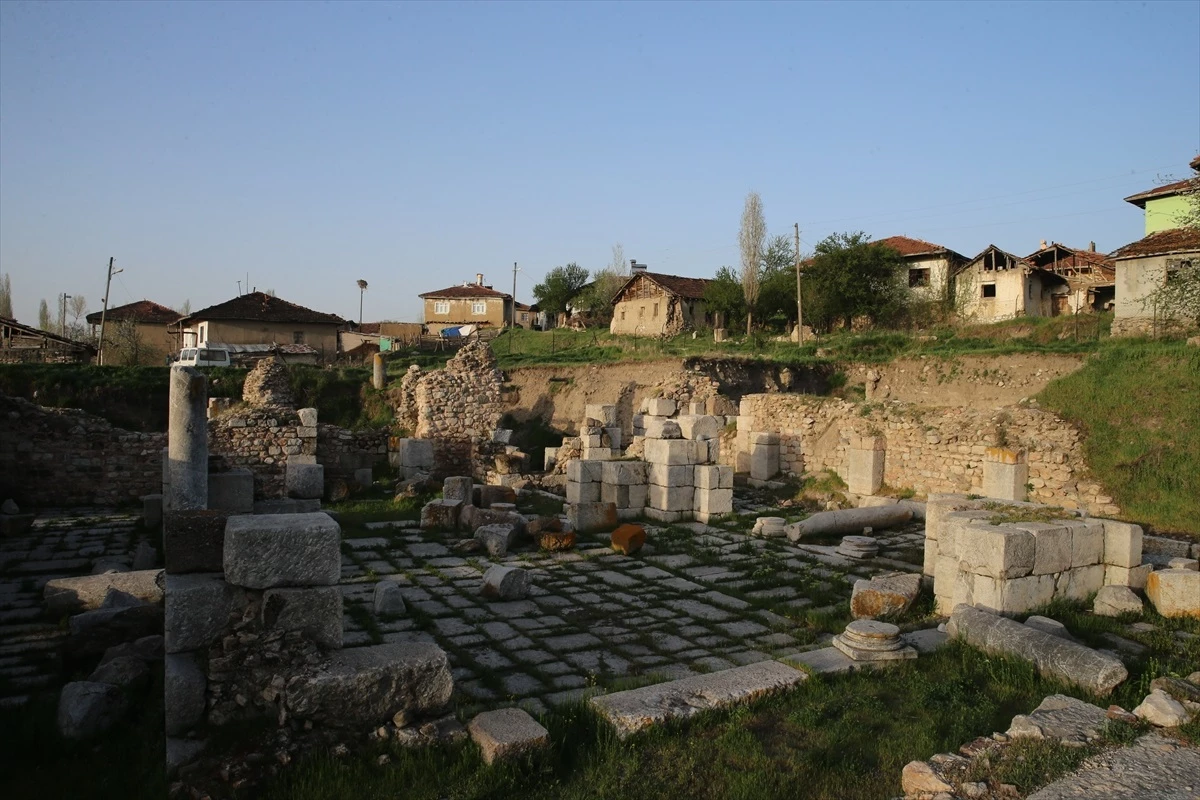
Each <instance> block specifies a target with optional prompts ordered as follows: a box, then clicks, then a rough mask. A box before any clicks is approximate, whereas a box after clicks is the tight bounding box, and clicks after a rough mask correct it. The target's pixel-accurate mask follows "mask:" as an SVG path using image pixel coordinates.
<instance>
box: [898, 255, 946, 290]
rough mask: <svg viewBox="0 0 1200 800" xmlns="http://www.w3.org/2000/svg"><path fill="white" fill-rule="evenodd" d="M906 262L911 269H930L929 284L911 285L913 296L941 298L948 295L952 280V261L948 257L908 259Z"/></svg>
mask: <svg viewBox="0 0 1200 800" xmlns="http://www.w3.org/2000/svg"><path fill="white" fill-rule="evenodd" d="M905 263H906V265H907V267H908V269H910V270H911V269H927V270H929V285H928V286H921V287H915V286H914V287H911V288H910V291H911V292H912V293H913V296H915V297H918V298H920V299H922V300H941V299H942V298H944V297H945V296H946V292H947V291H948V287H949V281H950V263H949V261H948V260H947V259H946V258H922V259H906V260H905ZM905 280H908V278H907V274H906V277H905Z"/></svg>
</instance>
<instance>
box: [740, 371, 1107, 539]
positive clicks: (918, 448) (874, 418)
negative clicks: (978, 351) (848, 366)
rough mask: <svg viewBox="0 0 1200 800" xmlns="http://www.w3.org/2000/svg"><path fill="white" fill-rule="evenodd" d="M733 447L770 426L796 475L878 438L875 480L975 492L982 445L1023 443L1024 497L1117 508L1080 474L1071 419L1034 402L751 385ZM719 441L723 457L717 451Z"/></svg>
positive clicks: (846, 457)
mask: <svg viewBox="0 0 1200 800" xmlns="http://www.w3.org/2000/svg"><path fill="white" fill-rule="evenodd" d="M740 412H741V415H740V416H739V418H738V438H739V445H738V448H737V449H738V451H739V452H743V453H744V452H747V451H748V450H747V448H748V442H742V441H740V440H742V439H748V437H749V433H750V432H751V431H771V432H778V434H779V459H780V469H781V470H782V471H783V472H785V473H792V474H796V475H799V474H801V473H803V472H810V473H811V472H820V471H822V470H831V471H833V472H836V473H837V474H839V475H841V476H842V477H843V478H848V476H849V468H850V449H851V443H852V441H853V437H864V436H882V437H884V439H885V441H886V452H885V456H884V473H883V480H884V482H885V483H887V484H888V485H889V486H892V487H896V488H901V487H911V488H913V489H914V490H916V491H917V492H918V493H921V494H932V493H935V492H948V493H956V492H957V493H971V492H974V493H979V490H980V489H982V487H983V477H984V476H983V474H984V462H985V457H986V454H987V451H988V448H989V447H1006V448H1010V449H1013V450H1023V451H1024V452H1025V454H1026V460H1027V462H1028V467H1029V486H1030V487H1031V491H1030V492H1029V496H1028V499H1029V500H1033V501H1037V502H1041V503H1049V504H1053V505H1060V506H1063V507H1065V508H1072V509H1076V508H1077V509H1084V510H1086V511H1087V512H1088V513H1090V514H1095V515H1112V514H1119V513H1120V508H1119V507H1118V506H1117V505H1115V504H1114V503H1113V500H1112V498H1111V497H1109V496H1108V495H1106V494H1104V491H1103V489H1102V488H1101V487H1100V485H1099V484H1097V483H1096V482H1095V481H1093V480H1091V479H1089V478H1088V477H1087V475H1086V468H1085V461H1084V455H1083V446H1082V437H1081V435H1080V433H1079V431H1077V430H1076V429H1075V428H1074V427H1072V426H1071V425H1070V424H1069V423H1067V422H1065V421H1064V420H1062V419H1060V418H1059V417H1057V416H1055V415H1054V414H1051V413H1049V412H1046V411H1042V410H1040V409H1038V408H1036V407H1033V406H1024V405H1021V406H1010V407H1008V408H1005V409H1003V410H994V409H975V408H953V407H950V408H932V407H927V406H914V405H911V404H908V403H900V402H887V403H881V404H857V403H851V402H848V401H845V400H840V399H835V398H827V397H815V396H812V395H790V394H756V395H748V396H746V397H744V398H742V402H741V408H740ZM725 452H726V451H723V453H722V456H723V459H724V458H725V457H726V455H725Z"/></svg>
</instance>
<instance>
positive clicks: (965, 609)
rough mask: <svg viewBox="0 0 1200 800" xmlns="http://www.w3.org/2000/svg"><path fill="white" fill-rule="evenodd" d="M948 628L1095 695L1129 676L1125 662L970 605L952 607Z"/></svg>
mask: <svg viewBox="0 0 1200 800" xmlns="http://www.w3.org/2000/svg"><path fill="white" fill-rule="evenodd" d="M947 631H948V632H949V634H950V635H951V636H953V637H957V638H961V639H963V640H965V641H966V642H967V643H968V644H971V645H974V646H976V647H978V648H980V649H981V650H983V651H985V652H988V653H993V654H1002V655H1013V656H1017V657H1018V658H1022V659H1024V660H1026V661H1030V662H1032V663H1033V664H1034V666H1035V667H1036V668H1037V670H1038V672H1039V673H1040V674H1041V675H1042V676H1043V677H1048V678H1054V679H1056V680H1061V681H1065V682H1067V683H1070V684H1074V685H1076V686H1081V687H1083V688H1084V689H1087V690H1088V691H1090V692H1093V693H1095V694H1098V695H1107V694H1109V693H1110V692H1111V691H1112V690H1113V689H1114V688H1116V687H1117V686H1118V685H1120V684H1121V682H1122V681H1124V680H1125V679H1126V678H1127V677H1129V672H1128V671H1127V670H1126V669H1125V665H1124V664H1122V663H1121V661H1120V659H1118V658H1116V657H1115V656H1111V655H1108V654H1107V653H1101V652H1099V651H1096V650H1092V649H1091V648H1089V647H1085V646H1084V645H1081V644H1077V643H1075V642H1071V641H1067V640H1065V639H1059V638H1058V637H1055V636H1051V635H1050V634H1048V633H1043V632H1041V631H1036V630H1033V629H1032V628H1027V627H1025V626H1024V625H1022V624H1020V623H1019V622H1014V621H1013V620H1011V619H1006V618H1004V617H999V616H996V615H994V614H989V613H988V612H986V611H981V610H979V609H976V608H971V607H970V606H965V605H962V606H959V607H958V608H956V609H954V613H953V614H951V616H950V622H949V624H948V626H947Z"/></svg>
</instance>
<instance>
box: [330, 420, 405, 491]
mask: <svg viewBox="0 0 1200 800" xmlns="http://www.w3.org/2000/svg"><path fill="white" fill-rule="evenodd" d="M390 433H391V431H390V430H388V429H387V428H372V429H368V430H361V431H352V430H348V429H346V428H339V427H338V426H337V425H317V463H318V464H322V465H324V467H325V480H326V481H330V480H343V481H346V483H351V482H352V481H353V480H354V471H355V470H358V469H373V468H374V467H375V465H376V464H377V463H379V462H381V461H382V462H386V461H387V453H388V435H389V434H390Z"/></svg>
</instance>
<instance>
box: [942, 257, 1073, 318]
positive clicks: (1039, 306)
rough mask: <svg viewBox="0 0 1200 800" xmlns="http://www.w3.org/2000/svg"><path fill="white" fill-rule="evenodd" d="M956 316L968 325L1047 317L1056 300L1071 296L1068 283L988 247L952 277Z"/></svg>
mask: <svg viewBox="0 0 1200 800" xmlns="http://www.w3.org/2000/svg"><path fill="white" fill-rule="evenodd" d="M954 292H955V298H956V300H955V304H956V308H957V312H958V314H959V316H960V317H962V318H963V319H964V320H968V321H971V322H996V321H998V320H1003V319H1012V318H1014V317H1050V316H1053V315H1054V313H1055V308H1056V307H1061V305H1062V304H1061V303H1059V305H1058V306H1056V302H1057V301H1055V299H1054V298H1055V296H1058V295H1062V296H1066V295H1068V294H1069V293H1070V288H1069V287H1068V285H1067V280H1066V279H1065V278H1063V277H1061V276H1059V275H1055V274H1054V273H1052V272H1048V271H1046V270H1043V269H1038V268H1036V267H1035V266H1034V265H1033V264H1031V263H1030V262H1029V261H1027V260H1026V259H1023V258H1019V257H1017V256H1014V255H1013V254H1012V253H1008V252H1005V251H1004V250H1001V249H1000V248H999V247H996V245H994V244H991V245H988V246H987V247H986V248H985V249H984V251H983V252H982V253H980V254H979V255H977V256H975V257H974V258H972V259H971V260H970V261H968V262H967V263H966V264H964V265H963V266H961V267H960V268H959V269H958V271H957V272H956V273H955V275H954Z"/></svg>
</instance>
